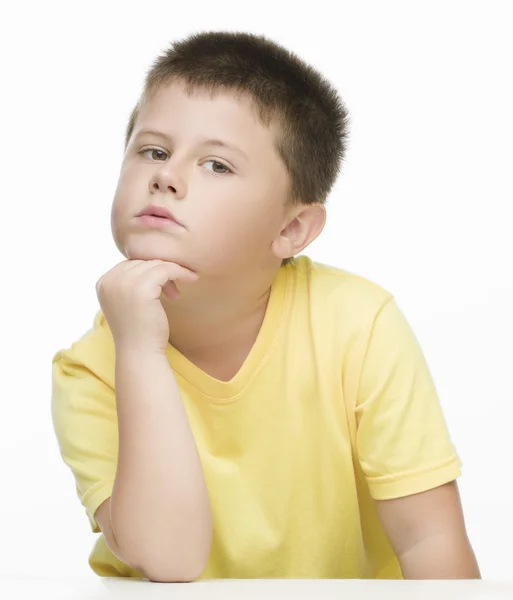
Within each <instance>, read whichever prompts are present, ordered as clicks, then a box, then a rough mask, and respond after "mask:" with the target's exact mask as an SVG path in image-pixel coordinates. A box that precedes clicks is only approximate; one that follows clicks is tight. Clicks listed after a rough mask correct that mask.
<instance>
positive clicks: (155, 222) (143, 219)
mask: <svg viewBox="0 0 513 600" xmlns="http://www.w3.org/2000/svg"><path fill="white" fill-rule="evenodd" d="M137 221H138V222H139V223H141V225H145V226H146V227H152V228H157V229H162V228H170V227H180V223H178V222H177V221H175V220H174V219H167V218H164V217H156V216H155V215H141V216H140V217H137Z"/></svg>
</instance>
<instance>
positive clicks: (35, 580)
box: [0, 574, 513, 600]
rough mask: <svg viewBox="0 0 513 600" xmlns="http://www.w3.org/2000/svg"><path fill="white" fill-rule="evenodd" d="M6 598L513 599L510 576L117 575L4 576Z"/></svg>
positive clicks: (0, 593)
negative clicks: (152, 578)
mask: <svg viewBox="0 0 513 600" xmlns="http://www.w3.org/2000/svg"><path fill="white" fill-rule="evenodd" d="M0 598H2V599H3V598H5V600H20V599H23V600H46V599H48V600H108V599H109V600H110V599H113V600H162V599H164V598H165V599H166V600H182V598H187V599H194V600H195V599H197V598H201V599H203V598H206V599H211V600H232V599H233V600H246V599H249V600H254V599H256V598H262V599H265V600H275V599H279V598H294V599H295V598H311V599H312V600H314V599H315V600H319V599H322V598H332V599H335V598H336V599H337V600H496V599H501V600H512V599H513V580H512V581H504V582H500V581H482V580H476V581H470V580H467V581H465V580H461V581H376V580H354V579H346V580H341V579H317V580H312V579H217V580H211V581H200V582H195V583H151V582H149V581H136V580H127V579H115V578H100V577H97V576H96V575H94V574H93V575H91V577H87V578H86V577H82V578H80V577H76V578H73V577H46V578H45V577H30V576H11V577H10V576H0Z"/></svg>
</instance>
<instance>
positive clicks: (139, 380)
mask: <svg viewBox="0 0 513 600" xmlns="http://www.w3.org/2000/svg"><path fill="white" fill-rule="evenodd" d="M115 386H116V404H117V413H118V428H119V456H118V465H117V472H116V479H115V483H114V489H113V492H112V497H111V524H112V529H113V532H114V536H115V538H116V543H117V544H118V546H119V548H120V549H122V552H123V555H124V556H126V557H127V558H130V560H131V563H132V564H133V565H137V567H136V568H139V569H140V570H144V569H143V567H146V568H147V569H151V570H152V571H153V572H157V573H166V572H169V570H171V571H173V570H174V569H176V572H177V573H183V572H184V571H188V572H190V571H191V570H192V571H194V570H195V569H197V566H198V565H202V564H205V563H206V560H207V558H208V554H209V551H210V544H211V538H212V516H211V508H210V502H209V498H208V492H207V488H206V484H205V479H204V476H203V471H202V467H201V462H200V458H199V455H198V451H197V448H196V444H195V440H194V437H193V435H192V432H191V429H190V426H189V422H188V419H187V415H186V412H185V409H184V406H183V403H182V399H181V397H180V393H179V388H178V385H177V383H176V380H175V377H174V374H173V372H172V370H171V368H170V366H169V363H168V362H167V359H166V357H165V356H164V355H141V354H134V353H128V352H126V353H125V352H123V350H122V349H119V351H117V354H116V366H115Z"/></svg>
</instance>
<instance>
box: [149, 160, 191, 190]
mask: <svg viewBox="0 0 513 600" xmlns="http://www.w3.org/2000/svg"><path fill="white" fill-rule="evenodd" d="M185 187H186V186H185V182H184V181H183V178H181V177H179V175H178V173H177V171H176V169H175V168H174V167H171V165H170V164H169V161H168V162H167V163H166V164H165V166H163V167H161V168H159V169H157V170H156V171H155V173H154V174H153V176H152V177H151V179H150V192H152V193H155V192H161V193H162V194H166V193H167V192H171V193H172V194H174V195H175V196H177V197H180V196H183V195H185Z"/></svg>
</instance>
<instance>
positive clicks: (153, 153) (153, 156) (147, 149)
mask: <svg viewBox="0 0 513 600" xmlns="http://www.w3.org/2000/svg"><path fill="white" fill-rule="evenodd" d="M148 152H151V155H150V158H151V160H157V161H159V160H161V158H155V155H157V154H158V153H159V154H160V157H162V155H166V156H167V152H164V150H160V149H159V148H146V149H145V150H141V151H140V152H139V154H142V156H145V155H146V154H147V153H148ZM209 162H211V163H213V164H214V165H218V167H221V168H222V169H224V171H219V170H214V171H213V172H214V173H219V175H225V174H226V173H233V171H232V170H231V169H230V168H229V167H227V166H226V165H225V164H223V163H222V162H219V161H218V160H206V161H205V162H204V163H203V164H206V163H209Z"/></svg>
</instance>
